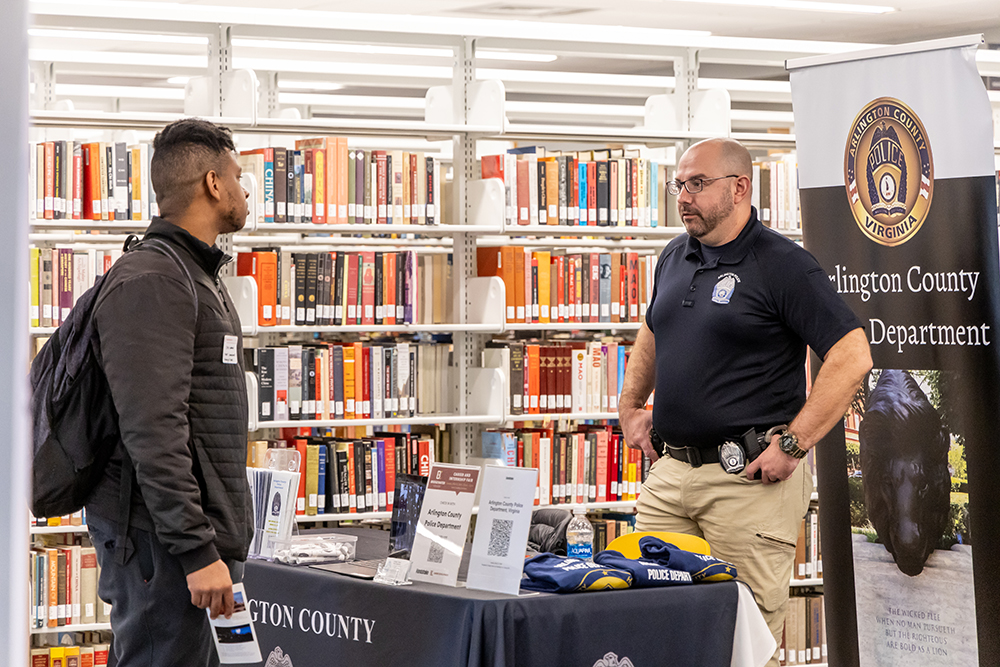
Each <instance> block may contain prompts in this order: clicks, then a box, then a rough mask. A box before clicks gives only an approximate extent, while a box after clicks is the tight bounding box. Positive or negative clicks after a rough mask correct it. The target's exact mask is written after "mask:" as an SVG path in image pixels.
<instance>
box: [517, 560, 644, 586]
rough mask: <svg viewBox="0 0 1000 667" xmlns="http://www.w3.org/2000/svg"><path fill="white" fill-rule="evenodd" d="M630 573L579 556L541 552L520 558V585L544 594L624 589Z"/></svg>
mask: <svg viewBox="0 0 1000 667" xmlns="http://www.w3.org/2000/svg"><path fill="white" fill-rule="evenodd" d="M631 584H632V575H631V574H629V573H628V572H627V571H625V570H619V569H616V568H613V567H608V566H605V565H597V564H595V563H590V562H588V561H585V560H581V559H579V558H567V557H565V556H557V555H555V554H550V553H544V554H539V555H537V556H535V557H534V558H529V559H528V560H526V561H524V578H522V579H521V588H526V589H528V590H531V591H542V592H544V593H575V592H578V591H604V590H611V589H615V588H628V587H629V586H630V585H631Z"/></svg>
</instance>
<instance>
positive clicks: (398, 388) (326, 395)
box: [247, 341, 454, 422]
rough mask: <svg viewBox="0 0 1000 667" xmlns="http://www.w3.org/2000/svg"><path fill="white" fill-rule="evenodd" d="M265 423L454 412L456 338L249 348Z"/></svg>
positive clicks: (259, 407)
mask: <svg viewBox="0 0 1000 667" xmlns="http://www.w3.org/2000/svg"><path fill="white" fill-rule="evenodd" d="M247 353H248V356H249V362H248V366H249V367H250V368H253V369H254V371H255V372H256V374H257V381H258V387H259V389H258V401H257V419H258V421H260V422H269V421H287V420H312V419H316V420H329V419H396V418H405V417H413V416H416V415H418V414H441V413H450V412H452V411H453V407H452V406H453V403H454V401H453V400H452V396H451V391H450V389H449V387H450V383H449V382H448V381H447V380H448V378H449V377H450V374H449V370H450V367H451V355H452V349H451V345H450V344H439V343H409V342H405V341H401V342H396V343H391V344H386V345H379V344H374V343H349V344H339V343H327V344H318V345H307V346H302V345H288V346H283V347H264V348H249V349H248V350H247Z"/></svg>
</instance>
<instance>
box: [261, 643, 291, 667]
mask: <svg viewBox="0 0 1000 667" xmlns="http://www.w3.org/2000/svg"><path fill="white" fill-rule="evenodd" d="M264 667H292V659H291V657H289V656H287V655H285V652H284V651H282V650H281V647H280V646H275V647H274V650H273V651H271V655H269V656H267V662H265V663H264Z"/></svg>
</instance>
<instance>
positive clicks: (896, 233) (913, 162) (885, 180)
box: [844, 97, 934, 247]
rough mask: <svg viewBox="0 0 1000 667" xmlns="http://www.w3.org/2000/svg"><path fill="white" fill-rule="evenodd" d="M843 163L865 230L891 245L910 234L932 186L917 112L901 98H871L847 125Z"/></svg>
mask: <svg viewBox="0 0 1000 667" xmlns="http://www.w3.org/2000/svg"><path fill="white" fill-rule="evenodd" d="M844 163H845V164H844V171H845V177H846V178H845V183H846V187H847V198H848V200H849V202H850V206H851V212H852V213H853V214H854V219H855V220H856V221H857V223H858V227H860V228H861V231H862V232H864V234H865V236H867V237H868V238H870V239H871V240H872V241H875V242H876V243H880V244H881V245H884V246H889V247H892V246H898V245H902V244H903V243H906V242H907V241H909V240H910V239H911V238H913V236H914V235H915V234H916V233H917V231H918V230H919V229H920V226H921V225H922V224H923V222H924V220H925V219H926V218H927V213H928V211H930V207H931V196H932V194H933V191H934V164H933V161H932V160H931V147H930V143H929V141H928V139H927V132H926V130H924V125H923V123H922V122H921V121H920V118H919V117H917V115H916V114H915V113H913V111H912V110H911V109H910V108H909V107H908V106H906V105H905V104H903V103H902V102H900V101H899V100H896V99H893V98H891V97H880V98H878V99H876V100H872V101H871V102H869V103H868V104H867V105H865V108H864V109H862V110H861V113H859V114H858V116H857V118H855V119H854V123H853V124H852V125H851V131H850V134H849V137H848V141H847V149H846V152H845V158H844Z"/></svg>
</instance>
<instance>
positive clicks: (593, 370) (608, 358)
mask: <svg viewBox="0 0 1000 667" xmlns="http://www.w3.org/2000/svg"><path fill="white" fill-rule="evenodd" d="M631 351H632V345H631V343H625V342H618V341H615V340H605V341H589V342H588V341H569V342H566V341H493V342H490V343H487V347H486V349H485V350H484V351H483V365H484V366H487V367H492V368H498V367H499V368H503V369H504V370H505V374H506V376H507V378H508V380H509V385H510V395H509V396H508V397H506V398H505V403H506V404H507V405H506V407H507V414H509V415H515V416H516V415H532V414H573V413H595V412H614V411H616V410H617V409H618V396H619V394H620V393H621V389H622V384H623V383H624V381H625V368H626V366H627V365H628V358H629V355H630V354H631Z"/></svg>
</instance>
